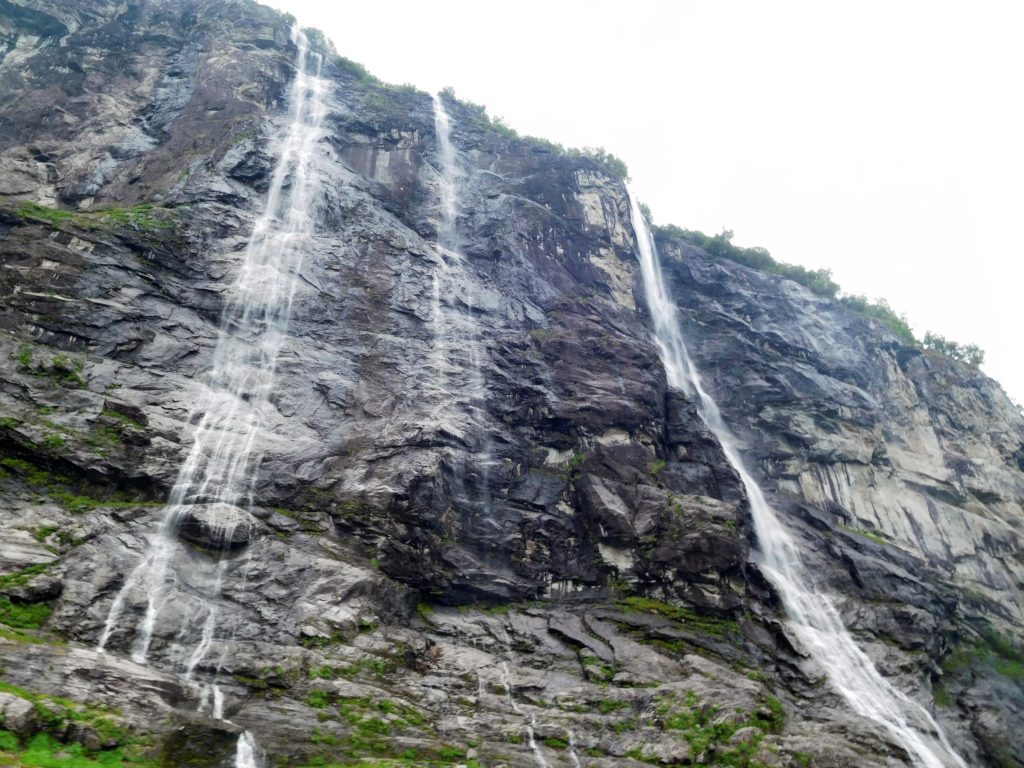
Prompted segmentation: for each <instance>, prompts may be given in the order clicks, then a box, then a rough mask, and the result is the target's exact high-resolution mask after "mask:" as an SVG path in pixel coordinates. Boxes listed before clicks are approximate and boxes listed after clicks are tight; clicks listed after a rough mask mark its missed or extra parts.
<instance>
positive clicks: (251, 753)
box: [235, 731, 260, 768]
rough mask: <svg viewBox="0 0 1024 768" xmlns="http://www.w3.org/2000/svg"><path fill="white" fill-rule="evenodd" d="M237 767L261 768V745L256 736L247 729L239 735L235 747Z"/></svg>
mask: <svg viewBox="0 0 1024 768" xmlns="http://www.w3.org/2000/svg"><path fill="white" fill-rule="evenodd" d="M235 768H260V759H259V747H258V746H257V745H256V738H255V737H254V736H253V735H252V734H251V733H249V731H246V732H245V733H243V734H242V735H241V736H239V737H238V745H237V746H236V747H235Z"/></svg>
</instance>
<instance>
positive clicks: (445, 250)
mask: <svg viewBox="0 0 1024 768" xmlns="http://www.w3.org/2000/svg"><path fill="white" fill-rule="evenodd" d="M433 99H434V132H435V133H436V134H437V155H438V160H439V161H440V165H441V167H440V169H439V170H440V179H439V181H440V184H439V187H440V204H441V206H440V207H441V219H440V222H439V225H438V231H437V245H438V251H439V259H438V262H437V264H436V265H435V268H434V276H433V285H432V315H433V319H432V326H433V331H434V346H433V349H432V352H431V361H432V366H433V368H434V375H435V380H436V388H437V390H438V391H439V392H440V393H441V395H442V397H441V402H440V404H439V407H438V411H437V417H438V419H439V420H440V421H442V422H446V421H447V420H448V419H450V418H451V405H452V403H453V401H455V402H459V401H461V403H462V404H463V405H464V410H465V411H466V413H467V414H468V415H469V417H470V420H471V421H470V424H469V425H468V426H465V427H460V426H457V427H456V428H455V430H454V431H455V432H456V433H459V434H460V436H461V437H463V438H464V439H465V438H469V437H472V436H474V434H473V433H475V437H476V438H477V440H478V444H477V445H476V454H477V455H476V457H475V461H474V465H475V467H476V468H477V470H478V472H479V487H478V488H477V495H478V496H479V497H480V498H481V499H482V500H483V502H484V506H485V508H486V507H487V505H488V504H489V498H490V491H489V486H490V468H491V461H492V456H491V453H492V446H491V442H490V436H489V435H488V433H487V430H486V428H485V421H486V417H485V414H486V412H487V409H486V401H487V388H486V382H485V381H484V376H483V364H484V350H483V339H482V329H481V327H480V323H478V322H477V320H476V318H475V317H474V315H473V312H474V307H475V306H477V305H478V304H479V301H478V297H477V296H476V293H477V286H476V282H475V278H474V277H473V275H472V274H471V273H470V270H469V269H468V268H467V266H466V257H465V256H464V255H463V254H462V253H461V252H460V251H459V248H458V236H457V232H456V222H457V220H458V215H459V207H458V187H459V179H460V178H461V171H460V169H459V166H458V163H457V154H456V151H455V145H454V144H452V122H451V118H450V117H449V115H448V112H447V111H446V110H445V107H444V102H443V101H442V99H441V97H440V96H439V95H438V94H434V95H433ZM444 297H449V300H451V301H454V300H455V299H456V297H457V298H458V299H459V300H461V301H462V303H463V305H464V310H462V311H453V310H452V309H451V308H450V307H446V306H445V304H444V303H443V298H444ZM452 360H455V361H456V365H455V366H453V365H452V364H451V361H452ZM463 471H464V468H463V467H456V473H457V475H459V476H458V477H457V480H458V481H459V482H460V483H463V482H464V478H463V477H461V474H462V473H463ZM463 490H464V489H463Z"/></svg>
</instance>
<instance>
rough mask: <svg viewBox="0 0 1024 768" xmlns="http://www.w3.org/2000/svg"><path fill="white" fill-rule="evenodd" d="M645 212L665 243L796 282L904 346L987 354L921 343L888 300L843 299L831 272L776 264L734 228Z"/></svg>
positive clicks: (966, 356) (933, 341)
mask: <svg viewBox="0 0 1024 768" xmlns="http://www.w3.org/2000/svg"><path fill="white" fill-rule="evenodd" d="M641 210H642V211H643V213H644V216H645V217H646V218H647V220H648V222H649V223H650V224H651V229H652V231H653V232H654V234H655V236H656V238H657V239H659V240H661V241H663V242H669V243H689V244H690V245H695V246H697V247H699V248H702V249H703V250H704V251H705V252H706V253H707V254H708V255H709V256H711V257H712V258H715V259H729V260H730V261H735V262H736V263H737V264H742V265H743V266H745V267H751V268H752V269H757V270H760V271H762V272H767V273H769V274H772V275H780V276H782V277H785V278H788V279H790V280H793V281H795V282H797V283H800V285H802V286H804V287H805V288H807V289H808V290H810V291H811V292H813V293H815V294H817V295H818V296H822V297H824V298H826V299H831V300H833V301H836V302H838V303H839V304H841V305H842V306H844V307H846V308H847V309H851V310H853V311H854V312H857V313H859V314H861V315H865V316H866V317H870V318H872V319H874V320H877V321H878V322H880V323H882V324H883V325H884V326H886V327H887V328H888V329H889V330H890V331H892V333H894V334H895V335H896V336H897V337H898V338H899V339H900V340H901V341H902V342H903V343H905V344H908V345H910V346H922V347H923V348H925V349H932V350H934V351H936V352H940V353H942V354H944V355H946V356H947V357H950V358H952V359H954V360H959V361H960V362H963V363H967V364H968V365H973V366H979V365H981V364H982V362H984V359H985V353H984V352H983V351H982V350H981V349H980V348H979V347H978V346H977V345H975V344H958V343H956V342H952V341H948V340H947V339H945V338H943V337H942V336H938V335H936V334H933V333H926V334H925V336H924V339H923V340H922V341H920V342H919V341H918V339H917V338H916V337H915V336H914V332H913V331H912V330H911V328H910V324H909V322H908V321H907V318H906V316H905V315H902V314H897V313H896V311H895V310H894V309H893V308H892V307H890V306H889V303H888V302H887V301H886V300H885V299H878V300H876V301H872V300H871V299H868V298H867V297H866V296H857V295H852V294H851V295H845V296H840V295H839V294H840V287H839V284H838V283H836V282H835V280H833V279H832V272H831V270H828V269H807V268H806V267H802V266H800V265H798V264H787V263H785V262H781V261H776V260H775V259H774V258H772V255H771V254H770V253H769V252H768V251H767V250H766V249H764V248H760V247H753V248H744V247H742V246H738V245H735V244H734V243H733V242H732V237H733V232H732V230H730V229H723V230H722V231H721V232H720V233H719V234H717V235H706V234H704V233H703V232H698V231H696V230H692V229H683V228H681V227H677V226H676V225H674V224H668V225H665V226H661V227H659V226H654V224H653V222H652V221H651V217H650V209H649V208H645V207H644V206H641Z"/></svg>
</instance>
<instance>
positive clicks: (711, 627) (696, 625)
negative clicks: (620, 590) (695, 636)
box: [619, 596, 739, 638]
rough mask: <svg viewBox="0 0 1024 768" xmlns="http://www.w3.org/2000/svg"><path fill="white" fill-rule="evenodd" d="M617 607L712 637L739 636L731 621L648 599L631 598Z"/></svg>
mask: <svg viewBox="0 0 1024 768" xmlns="http://www.w3.org/2000/svg"><path fill="white" fill-rule="evenodd" d="M619 607H620V608H622V609H623V610H627V611H628V610H634V611H641V612H644V613H656V614H659V615H660V616H663V617H664V618H666V619H669V620H670V621H675V622H678V623H680V624H683V625H685V626H687V627H689V628H691V629H694V630H696V631H698V632H700V633H702V634H706V635H712V636H714V637H721V638H724V637H727V636H735V635H738V634H739V624H737V623H736V622H735V621H733V620H732V619H723V618H721V617H719V616H712V615H707V614H699V613H697V612H696V611H693V610H690V609H689V608H682V607H680V606H676V605H672V604H670V603H664V602H662V601H660V600H654V599H652V598H649V597H638V596H631V597H625V598H623V599H622V600H620V601H619Z"/></svg>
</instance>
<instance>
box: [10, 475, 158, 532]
mask: <svg viewBox="0 0 1024 768" xmlns="http://www.w3.org/2000/svg"><path fill="white" fill-rule="evenodd" d="M0 467H2V468H4V469H6V470H10V471H12V472H13V473H14V474H15V475H17V476H18V477H20V478H21V480H22V481H23V482H25V484H26V485H28V486H30V487H31V488H32V489H33V490H35V491H37V492H39V493H42V494H45V495H47V496H49V497H50V498H51V499H53V500H54V501H56V502H57V503H59V504H60V505H61V506H62V507H64V508H65V509H67V510H68V511H69V512H88V511H90V510H93V509H97V508H99V507H104V508H107V507H117V508H127V507H141V506H158V505H160V504H162V503H163V502H159V501H146V500H143V499H133V498H130V497H129V496H128V495H127V494H126V493H124V492H122V491H104V492H103V496H102V498H97V497H95V496H86V495H84V494H85V493H86V492H87V491H88V492H92V491H94V490H95V489H93V488H91V487H89V486H85V485H82V484H80V483H76V482H75V481H74V480H73V479H72V478H70V477H68V476H67V475H63V474H60V473H58V472H51V471H50V470H48V469H44V468H42V467H38V466H36V465H35V464H33V463H31V462H29V461H27V460H25V459H20V458H17V457H15V456H3V457H0ZM51 533H52V531H51Z"/></svg>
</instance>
